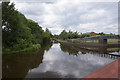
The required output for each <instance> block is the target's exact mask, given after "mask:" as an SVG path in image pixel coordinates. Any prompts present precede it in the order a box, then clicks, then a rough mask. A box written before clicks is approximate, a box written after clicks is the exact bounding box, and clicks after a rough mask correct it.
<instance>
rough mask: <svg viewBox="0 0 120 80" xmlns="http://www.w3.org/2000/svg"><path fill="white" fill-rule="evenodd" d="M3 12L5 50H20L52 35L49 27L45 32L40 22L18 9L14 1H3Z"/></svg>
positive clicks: (3, 43) (39, 42)
mask: <svg viewBox="0 0 120 80" xmlns="http://www.w3.org/2000/svg"><path fill="white" fill-rule="evenodd" d="M2 13H3V15H2V36H3V38H2V39H3V40H2V47H3V51H4V50H6V49H7V50H10V51H12V50H13V51H19V50H22V49H25V48H28V47H31V46H32V45H35V44H42V43H43V41H44V40H45V39H47V40H48V39H49V38H50V37H51V33H50V31H49V30H48V29H47V30H46V32H44V30H42V27H40V26H39V25H38V23H36V22H34V21H32V20H29V19H27V18H26V17H25V16H24V15H23V14H22V13H20V12H19V11H17V10H16V9H15V4H14V3H10V2H2Z"/></svg>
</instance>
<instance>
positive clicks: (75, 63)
mask: <svg viewBox="0 0 120 80" xmlns="http://www.w3.org/2000/svg"><path fill="white" fill-rule="evenodd" d="M60 46H61V48H60ZM65 47H66V46H62V45H60V44H54V45H53V46H52V47H51V49H50V50H49V51H48V52H46V53H45V54H44V56H43V57H44V58H43V63H41V64H40V66H39V67H38V68H35V69H33V70H31V71H29V73H28V75H27V76H26V77H27V78H28V77H29V78H33V77H35V78H38V77H42V78H46V77H47V78H56V77H57V78H82V77H84V76H86V75H88V74H89V73H91V72H93V71H95V70H97V69H98V68H100V67H102V66H104V65H106V64H108V63H110V62H112V61H113V60H114V59H113V60H112V59H107V58H105V57H100V56H97V55H93V54H89V53H86V54H84V53H81V52H79V51H75V50H71V49H68V48H67V47H66V48H65ZM83 54H84V55H83ZM49 73H50V74H51V75H52V76H51V75H50V76H48V74H49Z"/></svg>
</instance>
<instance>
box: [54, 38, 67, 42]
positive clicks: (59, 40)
mask: <svg viewBox="0 0 120 80" xmlns="http://www.w3.org/2000/svg"><path fill="white" fill-rule="evenodd" d="M55 40H56V41H58V42H68V41H66V40H61V39H55Z"/></svg>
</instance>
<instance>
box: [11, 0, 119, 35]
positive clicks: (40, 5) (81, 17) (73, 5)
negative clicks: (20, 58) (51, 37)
mask: <svg viewBox="0 0 120 80" xmlns="http://www.w3.org/2000/svg"><path fill="white" fill-rule="evenodd" d="M13 1H14V2H15V4H16V5H15V7H16V9H18V11H20V12H21V13H22V14H24V15H25V16H26V17H27V18H28V19H32V20H34V21H35V22H37V23H38V24H39V25H40V26H41V27H42V28H43V29H44V30H45V29H46V28H48V29H49V30H50V31H51V32H52V33H53V34H60V32H61V31H62V30H64V29H65V30H66V31H69V30H71V31H77V32H79V33H86V32H96V33H99V32H105V33H115V34H117V33H118V3H117V2H112V1H111V2H94V1H92V2H84V1H83V2H81V1H80V0H71V1H70V0H56V1H55V0H52V1H51V2H50V1H49V0H46V2H43V1H42V0H41V1H38V0H37V1H29V2H27V1H18V0H12V2H13ZM106 1H107V0H106Z"/></svg>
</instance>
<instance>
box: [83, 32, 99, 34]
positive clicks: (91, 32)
mask: <svg viewBox="0 0 120 80" xmlns="http://www.w3.org/2000/svg"><path fill="white" fill-rule="evenodd" d="M85 34H88V35H97V33H95V32H89V33H85Z"/></svg>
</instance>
